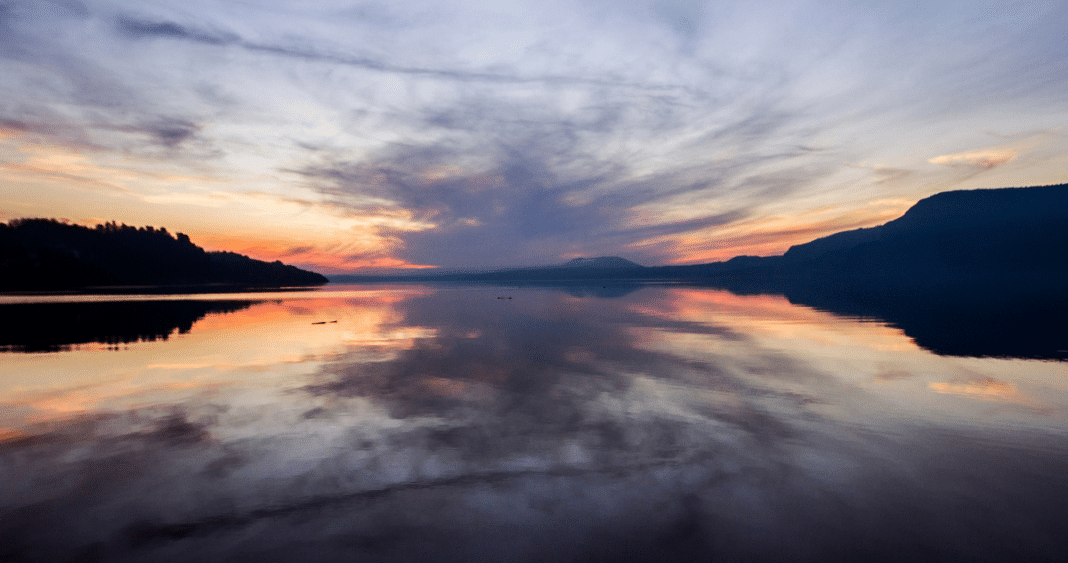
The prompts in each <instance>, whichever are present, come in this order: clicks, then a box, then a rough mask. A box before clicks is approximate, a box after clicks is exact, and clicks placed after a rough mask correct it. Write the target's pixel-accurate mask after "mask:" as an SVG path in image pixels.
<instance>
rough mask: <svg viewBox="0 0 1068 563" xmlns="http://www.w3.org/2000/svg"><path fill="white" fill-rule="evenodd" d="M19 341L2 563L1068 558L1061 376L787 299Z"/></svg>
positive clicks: (620, 302) (556, 294)
mask: <svg viewBox="0 0 1068 563" xmlns="http://www.w3.org/2000/svg"><path fill="white" fill-rule="evenodd" d="M498 297H512V299H498ZM334 320H336V321H337V322H336V323H331V322H330V321H334ZM317 323H323V324H317ZM2 357H3V360H4V361H3V362H0V381H2V382H3V383H2V387H0V406H2V407H3V411H2V412H4V413H5V414H4V415H3V417H4V419H3V424H2V427H3V430H0V437H2V440H3V441H2V442H0V464H2V465H3V468H2V469H0V471H2V472H3V474H4V475H10V476H11V478H10V479H5V481H4V483H3V484H0V546H3V547H0V560H2V559H5V558H6V559H8V560H16V561H19V560H26V561H53V560H72V559H78V558H82V559H85V560H120V561H121V560H130V561H135V560H136V561H170V560H179V559H181V560H187V559H206V560H244V559H253V558H255V559H258V560H267V561H274V560H278V561H283V560H285V561H289V560H296V559H302V560H311V561H337V560H375V561H409V560H438V561H472V560H475V561H505V560H511V561H536V560H564V561H568V560H570V561H645V560H653V559H657V560H674V561H693V560H702V561H708V560H748V561H770V560H813V561H814V560H822V561H826V560H876V561H878V560H885V561H897V560H904V559H922V560H959V559H966V560H988V561H989V560H1005V559H1009V558H1025V559H1030V560H1042V559H1047V560H1056V559H1059V558H1061V557H1063V556H1064V555H1065V554H1068V542H1066V540H1065V539H1063V536H1062V530H1063V529H1064V527H1065V525H1068V517H1066V516H1065V515H1064V512H1063V510H1061V506H1060V505H1061V502H1060V499H1063V498H1068V477H1065V475H1068V472H1066V471H1065V470H1066V469H1068V449H1066V447H1065V445H1064V444H1065V443H1066V442H1065V440H1064V439H1065V437H1066V434H1068V430H1066V424H1065V422H1066V420H1065V419H1066V414H1068V410H1066V407H1068V370H1066V367H1065V365H1064V364H1060V363H1054V362H1034V361H1021V360H1004V359H991V358H948V357H940V356H935V355H932V354H930V353H927V352H925V351H923V350H921V349H919V348H917V347H916V346H915V345H914V344H913V343H912V342H911V340H910V339H909V338H908V337H907V336H906V335H904V334H903V333H902V332H901V331H900V330H899V329H896V328H894V327H891V326H887V325H886V324H881V323H873V322H858V321H847V320H843V319H841V318H838V317H835V316H834V315H831V314H829V313H825V312H820V311H818V310H815V309H810V308H805V307H798V306H795V305H792V304H790V303H789V302H788V301H787V300H786V299H784V298H777V297H767V296H762V297H740V296H737V295H732V294H730V293H726V292H721V291H711V290H697V289H686V288H672V287H645V288H638V289H636V290H634V291H626V292H616V293H612V294H611V295H609V294H603V295H602V294H598V293H597V292H595V291H578V290H574V289H573V288H572V290H570V291H557V290H552V289H547V288H529V287H527V288H518V287H513V288H501V287H474V288H470V287H468V288H465V287H439V288H418V287H403V288H389V289H382V288H370V289H366V290H362V289H356V290H346V291H341V292H335V293H332V294H331V293H329V292H324V293H322V294H319V295H317V296H316V297H315V298H309V297H308V296H307V295H304V296H299V297H298V296H291V297H288V298H283V299H275V300H270V301H262V302H257V303H254V304H249V305H248V306H247V307H245V308H241V309H237V310H234V311H232V312H230V313H228V314H218V315H209V316H207V317H204V318H203V319H202V320H200V321H198V322H196V323H195V324H194V325H193V326H192V328H191V329H190V330H188V331H187V332H186V333H183V334H178V335H175V336H173V337H172V338H170V339H168V340H167V341H155V342H134V343H131V344H130V345H129V346H127V347H125V348H124V349H122V350H120V351H118V352H117V353H116V352H108V353H103V352H99V351H96V350H93V349H84V348H79V349H74V350H71V351H68V352H63V353H53V354H43V353H42V354H25V353H24V354H7V355H5V356H2Z"/></svg>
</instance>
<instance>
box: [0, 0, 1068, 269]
mask: <svg viewBox="0 0 1068 563" xmlns="http://www.w3.org/2000/svg"><path fill="white" fill-rule="evenodd" d="M1066 29H1068V3H1065V2H1063V1H1059V0H1052V1H1047V0H1016V1H1012V2H1009V1H990V0H969V1H954V2H949V1H940V0H927V1H922V2H908V1H898V2H879V3H875V2H848V1H821V2H807V1H775V2H764V1H760V0H745V1H739V2H733V1H719V2H700V1H692V0H669V1H629V2H625V1H619V0H569V1H566V2H564V1H556V0H538V1H536V2H534V1H532V2H505V1H499V0H498V1H485V2H479V1H464V2H452V1H442V0H433V1H421V0H420V1H392V2H374V1H368V2H358V1H356V2H353V1H334V0H322V1H309V2H300V3H296V2H288V1H287V2H283V1H279V0H257V1H255V2H252V1H221V0H212V1H206V0H182V1H180V2H179V1H175V0H136V1H133V0H128V1H124V0H84V1H80V0H0V221H8V220H10V219H14V218H19V217H55V218H60V219H66V220H69V221H70V222H72V223H77V224H84V225H95V224H97V223H100V222H104V221H112V220H113V221H117V222H120V223H126V224H130V225H135V226H141V225H153V226H156V227H165V228H167V229H168V230H169V231H170V232H172V233H173V232H184V233H186V234H188V235H189V236H190V238H191V239H192V240H193V242H195V243H197V244H199V245H201V246H204V247H205V248H208V249H211V250H231V251H235V252H240V253H243V254H248V255H250V256H253V257H256V258H260V259H265V260H271V261H273V260H282V261H283V262H286V263H291V264H296V265H298V266H302V267H306V268H310V269H313V270H316V271H319V272H323V273H343V272H368V271H379V270H383V269H395V268H412V267H420V268H427V267H437V268H445V269H456V268H461V269H466V268H491V267H507V266H523V265H540V264H553V263H560V262H563V261H565V260H568V259H571V258H575V257H579V256H605V255H614V256H622V257H625V258H628V259H631V260H634V261H636V262H638V263H640V264H644V265H660V264H690V263H701V262H709V261H715V260H725V259H728V258H730V257H733V256H736V255H743V254H748V255H773V254H781V253H782V252H784V251H785V250H786V249H787V248H789V247H790V246H791V245H793V244H798V243H803V242H807V241H809V240H812V239H814V238H817V237H819V236H824V235H827V234H831V233H834V232H837V231H841V230H846V229H852V228H859V227H867V226H873V225H877V224H881V223H884V222H886V221H888V220H890V219H893V218H895V217H897V216H900V215H901V213H903V212H904V211H905V210H906V209H907V208H908V207H909V206H911V205H912V204H913V203H915V202H916V201H917V200H919V199H921V198H923V197H926V196H929V195H931V194H934V193H938V192H942V191H947V190H953V189H975V188H996V187H1009V186H1031V185H1047V184H1059V183H1065V182H1068V96H1066V95H1065V92H1068V32H1066V31H1065V30H1066Z"/></svg>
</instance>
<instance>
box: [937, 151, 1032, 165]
mask: <svg viewBox="0 0 1068 563" xmlns="http://www.w3.org/2000/svg"><path fill="white" fill-rule="evenodd" d="M1016 156H1017V153H1016V151H1014V150H1011V149H988V150H980V151H965V152H958V153H953V154H944V155H941V156H936V157H934V158H932V159H930V160H929V161H928V162H930V163H931V164H941V165H943V166H953V167H963V168H979V169H984V170H986V169H990V168H994V167H995V166H1001V165H1002V164H1006V163H1009V162H1012V161H1013V160H1016Z"/></svg>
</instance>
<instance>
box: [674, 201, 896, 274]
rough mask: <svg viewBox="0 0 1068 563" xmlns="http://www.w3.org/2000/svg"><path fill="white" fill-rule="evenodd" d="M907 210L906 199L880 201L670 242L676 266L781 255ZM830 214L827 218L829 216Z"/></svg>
mask: <svg viewBox="0 0 1068 563" xmlns="http://www.w3.org/2000/svg"><path fill="white" fill-rule="evenodd" d="M908 207H909V202H907V201H905V200H881V201H876V202H872V203H871V205H869V206H868V207H865V208H861V209H855V210H851V211H843V210H842V209H841V208H838V207H828V208H823V209H817V210H814V211H812V212H810V213H804V214H800V215H798V216H793V217H785V216H772V217H763V218H760V219H753V220H749V221H743V222H739V223H734V224H731V225H730V226H729V227H727V228H724V229H719V230H717V232H714V233H712V234H709V235H704V234H698V235H694V234H688V235H685V236H681V237H677V238H676V239H675V240H674V241H673V250H674V251H675V252H676V253H677V254H678V256H679V257H678V258H677V259H675V260H673V261H672V263H675V264H687V263H699V262H710V261H715V260H728V259H730V258H733V257H735V256H740V255H750V256H770V255H776V254H782V253H784V252H786V250H788V249H789V248H790V247H791V246H794V245H797V244H804V243H806V242H809V241H812V240H814V239H817V238H820V237H823V236H827V235H831V234H834V233H837V232H839V231H847V230H852V229H859V228H864V227H874V226H876V225H881V224H883V223H885V222H887V221H890V220H893V219H896V218H898V217H900V216H901V215H902V214H903V213H904V212H905V210H906V209H907V208H908ZM828 215H829V216H828Z"/></svg>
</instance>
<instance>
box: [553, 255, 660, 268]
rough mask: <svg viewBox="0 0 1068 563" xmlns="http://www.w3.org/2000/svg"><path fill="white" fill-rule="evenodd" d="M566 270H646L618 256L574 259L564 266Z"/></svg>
mask: <svg viewBox="0 0 1068 563" xmlns="http://www.w3.org/2000/svg"><path fill="white" fill-rule="evenodd" d="M563 267H564V268H599V269H614V270H626V269H631V268H644V266H642V265H640V264H635V263H634V262H631V261H630V260H627V259H626V258H620V257H618V256H599V257H597V258H574V259H572V260H569V261H568V262H567V263H565V264H564V265H563Z"/></svg>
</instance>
